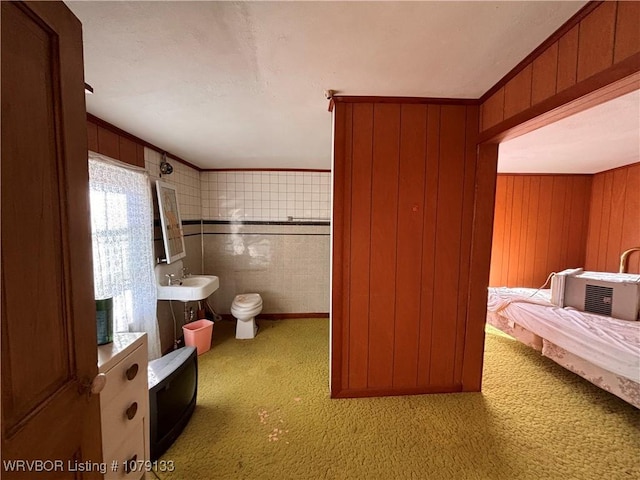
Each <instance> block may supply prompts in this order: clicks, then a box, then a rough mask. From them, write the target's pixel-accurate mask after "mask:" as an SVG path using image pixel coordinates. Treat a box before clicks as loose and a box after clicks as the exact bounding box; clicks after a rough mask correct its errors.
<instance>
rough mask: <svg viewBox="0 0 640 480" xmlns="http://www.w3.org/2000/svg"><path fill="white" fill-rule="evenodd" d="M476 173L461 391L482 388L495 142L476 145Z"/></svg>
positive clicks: (493, 195)
mask: <svg viewBox="0 0 640 480" xmlns="http://www.w3.org/2000/svg"><path fill="white" fill-rule="evenodd" d="M477 156H478V161H477V169H476V175H475V191H474V193H475V197H474V198H475V201H474V212H473V225H472V236H473V242H472V244H471V262H470V266H469V294H468V299H469V301H468V305H467V321H466V330H465V342H464V356H463V365H462V391H464V392H478V391H480V389H481V387H482V364H483V360H484V328H485V322H486V318H487V286H488V283H489V268H490V258H491V231H492V229H493V212H494V204H495V187H496V170H497V167H498V145H497V144H495V143H494V144H482V145H479V146H478V154H477Z"/></svg>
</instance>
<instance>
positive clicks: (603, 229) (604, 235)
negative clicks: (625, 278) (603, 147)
mask: <svg viewBox="0 0 640 480" xmlns="http://www.w3.org/2000/svg"><path fill="white" fill-rule="evenodd" d="M602 175H603V176H604V186H603V189H602V197H603V202H602V210H601V211H600V218H601V220H600V232H599V234H598V237H599V238H600V241H599V242H598V257H597V258H598V265H599V269H600V270H605V269H606V264H607V251H608V250H609V229H610V228H611V224H610V222H609V218H610V216H611V196H612V193H613V172H612V171H611V170H608V171H606V172H604V173H602Z"/></svg>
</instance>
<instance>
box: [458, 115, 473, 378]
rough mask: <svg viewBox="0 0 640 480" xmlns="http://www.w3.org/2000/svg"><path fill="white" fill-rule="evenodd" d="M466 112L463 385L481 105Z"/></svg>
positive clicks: (460, 309) (460, 308) (461, 306)
mask: <svg viewBox="0 0 640 480" xmlns="http://www.w3.org/2000/svg"><path fill="white" fill-rule="evenodd" d="M465 115H466V120H465V121H466V125H465V152H464V155H465V158H464V185H463V189H464V193H463V197H462V202H463V203H462V225H461V231H460V272H459V275H458V319H457V322H456V351H455V359H454V360H455V363H454V376H453V384H454V385H462V370H463V368H464V345H465V337H466V330H467V325H466V322H467V313H468V304H469V288H470V284H469V279H470V275H471V274H470V269H471V245H472V242H473V215H474V202H475V187H476V165H477V150H478V147H477V137H478V132H479V116H480V109H479V108H478V107H467V108H466V110H465ZM474 287H475V286H474Z"/></svg>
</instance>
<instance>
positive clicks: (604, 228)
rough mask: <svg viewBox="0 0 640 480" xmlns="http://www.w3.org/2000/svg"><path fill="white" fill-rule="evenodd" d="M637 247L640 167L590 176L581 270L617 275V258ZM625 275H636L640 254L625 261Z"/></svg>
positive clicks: (639, 220)
mask: <svg viewBox="0 0 640 480" xmlns="http://www.w3.org/2000/svg"><path fill="white" fill-rule="evenodd" d="M639 246H640V163H635V164H633V165H630V166H627V167H621V168H616V169H613V170H607V171H606V172H602V173H598V174H596V175H594V178H593V191H592V194H591V208H590V215H589V231H588V235H587V240H586V261H585V269H587V270H595V271H603V272H617V271H618V267H619V264H620V254H621V253H622V252H623V251H625V250H627V249H628V248H631V247H639ZM628 271H629V272H631V273H640V253H633V254H632V255H631V256H630V257H629V269H628Z"/></svg>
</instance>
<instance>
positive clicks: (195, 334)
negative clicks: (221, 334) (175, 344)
mask: <svg viewBox="0 0 640 480" xmlns="http://www.w3.org/2000/svg"><path fill="white" fill-rule="evenodd" d="M182 332H183V333H184V343H185V345H187V346H189V347H196V349H197V350H198V355H202V354H203V353H205V352H208V351H209V349H210V348H211V336H212V335H213V322H212V321H211V320H196V321H195V322H190V323H187V324H186V325H183V326H182Z"/></svg>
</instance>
